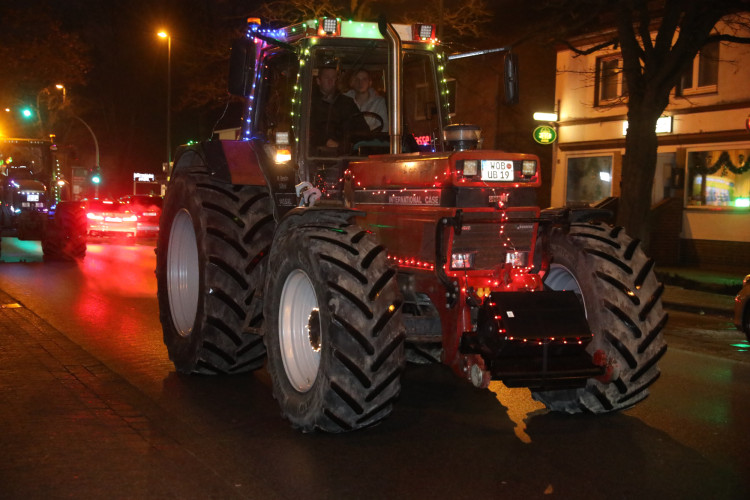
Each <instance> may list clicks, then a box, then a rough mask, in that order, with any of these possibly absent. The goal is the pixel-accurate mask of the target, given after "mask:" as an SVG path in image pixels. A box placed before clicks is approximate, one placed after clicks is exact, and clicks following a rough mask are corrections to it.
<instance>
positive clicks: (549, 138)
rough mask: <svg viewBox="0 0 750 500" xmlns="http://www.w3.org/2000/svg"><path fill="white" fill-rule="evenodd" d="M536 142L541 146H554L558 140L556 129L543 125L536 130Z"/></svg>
mask: <svg viewBox="0 0 750 500" xmlns="http://www.w3.org/2000/svg"><path fill="white" fill-rule="evenodd" d="M534 140H535V141H536V142H538V143H539V144H552V143H553V142H555V141H556V140H557V132H556V131H555V129H554V127H549V126H547V125H541V126H539V127H537V128H535V129H534Z"/></svg>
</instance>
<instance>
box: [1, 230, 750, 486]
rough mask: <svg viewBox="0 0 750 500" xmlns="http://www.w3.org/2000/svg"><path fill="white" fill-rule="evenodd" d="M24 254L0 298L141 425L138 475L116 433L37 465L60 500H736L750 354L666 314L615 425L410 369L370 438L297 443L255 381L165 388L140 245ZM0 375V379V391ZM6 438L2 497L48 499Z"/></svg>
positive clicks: (170, 375)
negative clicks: (651, 360) (646, 369)
mask: <svg viewBox="0 0 750 500" xmlns="http://www.w3.org/2000/svg"><path fill="white" fill-rule="evenodd" d="M31 243H32V242H20V243H19V242H17V240H15V239H12V238H3V259H4V260H6V262H4V263H0V290H2V291H3V292H5V293H6V294H8V295H9V296H10V297H12V298H13V299H15V300H16V301H17V302H18V303H20V304H22V305H23V306H24V307H25V308H26V309H28V311H29V314H32V313H33V315H35V316H36V317H38V318H39V320H40V321H43V322H45V323H47V324H48V325H49V327H50V328H51V330H54V331H55V332H59V334H60V335H62V336H63V337H64V338H65V339H68V340H69V341H70V342H71V344H72V345H76V346H80V347H81V348H83V350H85V352H86V353H87V354H88V355H90V356H91V357H92V358H93V359H95V360H97V361H98V362H100V363H101V365H102V367H101V370H102V371H106V372H107V374H108V377H109V379H111V382H112V384H113V385H112V387H113V389H112V394H111V395H110V396H109V397H111V398H114V399H116V400H117V401H118V402H119V403H118V404H122V405H127V406H128V408H132V410H133V411H134V412H135V413H137V415H139V418H142V419H143V421H144V422H145V424H144V425H145V431H143V432H141V433H140V435H139V440H138V441H137V443H138V444H137V446H139V447H145V450H146V456H147V459H146V460H128V458H129V457H130V456H131V454H132V453H135V452H134V450H133V449H132V448H133V444H132V443H130V442H129V441H127V439H126V436H125V433H124V432H123V430H122V429H120V428H117V427H115V426H113V427H112V428H111V429H110V428H108V427H107V426H104V427H102V428H99V429H98V433H97V439H99V440H101V442H102V443H104V444H103V445H102V446H101V448H97V446H96V445H92V446H91V447H90V448H87V450H79V449H71V450H67V451H66V450H62V451H58V453H57V454H56V455H59V456H55V457H53V458H50V457H47V460H59V461H61V462H70V461H80V464H81V466H82V468H83V469H84V470H85V471H87V474H88V475H89V476H90V477H89V478H88V480H87V481H86V483H85V485H83V484H76V482H75V481H67V482H66V481H61V480H60V479H58V478H57V477H56V476H55V480H56V481H61V482H60V484H56V485H55V486H56V488H57V489H52V488H50V490H51V491H56V492H58V494H59V496H60V497H67V496H73V497H78V498H84V497H86V498H93V497H101V498H105V497H106V498H165V497H173V498H295V499H297V498H476V497H483V498H604V497H606V498H748V497H750V477H749V475H750V472H748V471H750V440H749V439H748V434H747V429H748V428H750V351H747V350H742V349H743V348H742V347H741V346H742V342H741V340H742V336H740V335H739V334H738V333H737V332H734V331H732V330H731V328H729V327H727V322H728V320H727V319H726V318H717V317H705V316H704V317H700V316H696V315H689V314H686V313H672V314H671V316H672V320H671V322H670V324H669V326H668V332H667V335H668V341H669V343H670V350H669V351H668V353H667V355H666V356H665V357H664V358H663V360H662V362H661V364H660V367H661V371H662V377H661V379H660V380H659V381H658V382H657V383H656V384H655V385H654V386H653V388H652V394H651V397H650V398H648V399H647V400H646V401H645V402H643V403H641V404H640V405H638V406H636V407H635V408H633V409H631V410H628V411H626V412H623V413H620V414H615V415H606V416H598V417H596V416H589V415H578V416H566V415H557V414H550V413H547V412H546V411H545V410H543V408H541V406H540V405H539V404H538V403H535V402H534V401H533V400H531V398H530V395H529V393H528V391H526V390H523V389H513V390H509V389H507V388H504V387H503V386H502V385H501V384H496V383H493V385H492V387H491V389H492V391H483V390H479V389H475V388H473V387H471V386H470V385H469V384H468V383H465V382H464V381H461V380H458V379H457V378H456V377H454V376H453V374H452V373H451V372H450V371H449V370H447V369H445V368H443V367H441V366H417V367H410V368H409V369H408V370H407V372H406V373H405V375H404V377H403V381H402V395H401V398H400V401H399V403H398V404H397V406H396V407H395V410H394V412H393V414H392V415H391V417H390V418H388V419H387V420H386V421H385V422H384V423H383V424H381V425H380V426H378V427H376V428H373V429H369V430H365V431H360V432H356V433H351V434H346V435H322V434H307V435H305V434H300V433H298V432H296V431H294V430H292V429H291V428H290V427H289V426H288V425H287V423H286V422H285V421H283V420H282V419H281V418H280V417H279V412H278V408H277V406H276V403H275V401H274V400H273V398H272V396H271V389H270V380H269V378H268V375H267V373H265V371H263V370H261V371H258V372H256V373H254V374H252V375H246V376H238V377H186V376H181V375H177V374H175V373H174V370H173V368H172V365H171V363H170V362H169V360H168V358H167V353H166V349H165V348H164V346H163V344H162V341H161V331H160V328H159V321H158V308H157V305H156V300H155V291H156V285H155V280H154V277H153V269H154V253H153V246H152V245H150V244H149V242H144V244H139V245H118V244H111V243H107V244H92V245H89V250H88V255H87V257H86V259H85V261H84V262H83V263H82V264H80V265H66V264H60V263H42V262H41V258H40V256H39V253H35V252H36V250H35V248H34V247H33V245H31ZM16 244H18V245H20V248H17V247H16V246H15V245H16ZM19 256H20V257H19ZM14 259H15V260H16V261H18V260H26V262H12V261H13V260H14ZM0 348H1V347H0ZM6 375H7V376H6ZM10 375H11V374H5V375H4V374H3V369H2V367H0V388H1V387H3V384H4V383H7V381H8V380H10ZM0 394H3V393H0ZM105 399H106V398H105ZM36 404H39V405H42V407H43V402H38V401H37V402H36ZM55 411H60V410H59V409H55ZM68 411H75V409H68ZM0 415H2V413H1V412H0ZM5 418H6V419H7V418H10V417H8V416H7V415H6V416H5ZM0 422H1V421H0ZM36 438H37V440H38V439H39V436H36ZM2 439H3V438H2V437H0V443H2ZM22 439H23V438H22V437H18V438H16V439H15V441H13V443H15V445H16V446H15V447H11V449H12V450H13V453H12V454H11V455H10V456H9V455H8V454H7V453H6V454H4V455H2V456H0V492H1V491H3V490H5V491H6V492H12V494H11V496H10V498H28V497H30V496H31V497H33V496H35V495H34V494H33V493H34V492H40V491H46V492H47V493H48V492H49V491H50V490H43V489H42V490H40V489H39V487H38V484H44V482H45V481H49V480H50V475H49V474H50V473H49V471H50V469H49V468H35V467H34V466H33V464H32V463H28V464H27V466H26V467H24V464H26V463H27V462H26V461H25V459H26V458H27V456H26V454H25V452H24V448H23V446H22V445H23V444H24V443H23V441H22ZM37 440H34V441H33V442H32V441H31V440H30V441H29V443H28V445H29V447H31V446H32V445H33V444H34V443H37ZM19 443H20V444H19ZM110 455H111V456H110ZM115 456H116V457H117V458H118V459H117V460H115V459H114V457H115ZM133 456H138V457H143V450H140V454H135V455H133ZM19 464H20V465H19ZM54 470H57V469H54ZM61 477H63V478H64V477H65V476H61ZM3 483H4V484H5V488H3ZM35 484H36V485H37V486H36V489H35ZM30 493H31V494H30ZM53 496H55V495H53ZM0 497H3V494H2V493H0Z"/></svg>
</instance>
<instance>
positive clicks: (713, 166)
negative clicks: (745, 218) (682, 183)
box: [687, 149, 750, 207]
mask: <svg viewBox="0 0 750 500" xmlns="http://www.w3.org/2000/svg"><path fill="white" fill-rule="evenodd" d="M687 171H688V179H687V180H688V185H687V192H688V195H687V198H688V199H687V205H688V206H694V207H695V206H709V207H750V149H730V150H715V151H694V152H691V153H688V162H687Z"/></svg>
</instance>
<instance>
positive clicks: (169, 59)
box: [157, 30, 172, 168]
mask: <svg viewBox="0 0 750 500" xmlns="http://www.w3.org/2000/svg"><path fill="white" fill-rule="evenodd" d="M157 36H159V37H160V38H166V39H167V168H169V164H170V163H172V144H171V130H170V128H171V112H170V111H171V103H172V36H171V35H170V34H169V33H167V32H166V31H164V30H162V31H160V32H159V33H157Z"/></svg>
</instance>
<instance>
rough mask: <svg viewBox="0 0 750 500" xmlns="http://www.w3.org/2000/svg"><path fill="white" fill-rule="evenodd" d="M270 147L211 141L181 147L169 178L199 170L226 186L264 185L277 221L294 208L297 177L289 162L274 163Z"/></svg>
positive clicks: (259, 143) (257, 142)
mask: <svg viewBox="0 0 750 500" xmlns="http://www.w3.org/2000/svg"><path fill="white" fill-rule="evenodd" d="M269 147H270V146H269V145H267V144H265V143H264V142H262V141H260V140H253V141H229V140H212V141H202V142H199V143H196V144H191V145H188V146H181V147H180V148H179V149H178V150H177V155H176V157H175V162H174V170H173V172H172V176H175V175H179V173H180V172H181V171H187V170H190V169H191V168H201V169H208V170H209V171H210V172H211V174H212V175H213V176H214V178H216V179H218V180H220V181H222V182H226V183H228V184H234V185H246V186H266V187H268V189H269V191H270V193H271V197H272V198H273V200H274V217H275V218H276V220H279V219H280V218H281V217H282V216H283V214H284V213H286V212H287V211H288V210H291V209H292V208H294V207H295V206H296V205H297V194H296V193H295V191H294V186H295V183H296V178H297V174H296V171H295V168H294V165H292V164H291V163H276V162H275V161H274V160H273V158H272V156H271V151H268V148H269Z"/></svg>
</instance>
